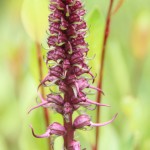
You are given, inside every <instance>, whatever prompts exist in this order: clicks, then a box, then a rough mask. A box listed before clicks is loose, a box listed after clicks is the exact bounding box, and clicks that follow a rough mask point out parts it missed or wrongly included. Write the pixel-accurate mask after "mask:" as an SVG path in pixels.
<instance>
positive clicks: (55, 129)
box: [48, 122, 66, 136]
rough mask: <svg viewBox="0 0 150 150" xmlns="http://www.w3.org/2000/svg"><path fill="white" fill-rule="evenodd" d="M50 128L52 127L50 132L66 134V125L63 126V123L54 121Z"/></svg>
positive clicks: (60, 134) (59, 134)
mask: <svg viewBox="0 0 150 150" xmlns="http://www.w3.org/2000/svg"><path fill="white" fill-rule="evenodd" d="M48 129H50V131H51V132H50V133H51V134H55V135H58V136H63V135H65V134H66V129H65V128H64V126H62V125H61V124H59V123H57V122H54V123H53V124H51V125H50V126H49V127H48Z"/></svg>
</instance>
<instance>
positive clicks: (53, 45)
mask: <svg viewBox="0 0 150 150" xmlns="http://www.w3.org/2000/svg"><path fill="white" fill-rule="evenodd" d="M49 8H50V11H51V14H50V15H49V22H50V26H49V32H50V36H49V37H48V41H47V44H48V46H49V51H48V53H47V60H46V63H47V64H49V63H52V64H53V65H52V66H51V67H49V72H48V75H47V76H46V77H45V78H44V79H43V80H42V81H41V84H40V85H39V87H40V86H46V87H49V86H51V85H53V84H55V85H57V86H58V87H59V91H60V93H53V92H51V93H50V94H48V95H47V96H46V98H43V97H42V96H41V95H40V98H41V101H42V102H41V103H40V104H38V105H37V106H35V107H33V108H32V109H31V110H30V111H32V110H33V109H35V108H38V107H40V106H43V107H46V108H47V107H48V108H49V107H51V108H53V109H55V110H56V111H57V112H58V113H60V114H61V115H62V116H63V117H64V126H63V125H61V124H59V123H56V122H55V123H53V124H51V125H50V126H49V127H48V128H47V131H46V132H45V133H44V134H43V135H36V134H35V133H34V130H33V128H32V127H31V128H32V133H33V135H34V136H35V137H37V138H44V137H49V136H50V135H52V134H54V135H58V136H63V137H64V147H65V149H67V150H80V143H79V142H78V141H75V140H74V132H75V130H76V129H81V128H84V127H85V126H103V125H106V124H108V123H110V122H112V121H113V120H114V118H115V117H116V116H115V117H114V118H113V119H112V120H110V121H108V122H106V123H102V124H95V123H92V122H91V118H90V117H89V116H88V115H85V114H82V115H80V116H78V117H77V118H76V119H75V120H74V121H72V114H73V112H74V111H75V110H77V109H79V107H81V106H82V107H88V106H90V105H98V106H108V105H105V104H99V103H96V102H94V101H92V100H89V99H88V97H87V94H86V93H85V89H86V88H91V89H94V90H97V91H98V92H102V91H101V89H97V88H95V87H93V86H91V85H90V84H89V79H87V78H85V77H83V74H89V75H90V76H91V77H90V78H91V79H92V80H94V76H93V75H92V73H91V72H90V68H89V66H88V65H87V64H86V62H85V60H86V56H87V52H88V50H89V49H88V44H87V43H86V42H85V35H86V31H87V25H86V22H85V21H84V15H85V10H84V9H83V4H82V2H81V1H80V0H51V2H50V6H49Z"/></svg>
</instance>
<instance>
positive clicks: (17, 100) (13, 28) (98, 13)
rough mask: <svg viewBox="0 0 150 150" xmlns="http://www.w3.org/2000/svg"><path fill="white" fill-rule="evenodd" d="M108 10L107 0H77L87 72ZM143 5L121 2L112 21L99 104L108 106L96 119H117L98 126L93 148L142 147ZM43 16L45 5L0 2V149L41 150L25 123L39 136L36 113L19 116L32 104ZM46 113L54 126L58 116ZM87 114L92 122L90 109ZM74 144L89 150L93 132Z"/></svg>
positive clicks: (145, 140)
mask: <svg viewBox="0 0 150 150" xmlns="http://www.w3.org/2000/svg"><path fill="white" fill-rule="evenodd" d="M118 1H119V0H116V1H115V5H117V3H118ZM108 5H109V0H101V1H99V0H86V1H85V7H86V10H87V15H86V20H87V23H88V27H89V30H88V31H89V32H88V37H87V41H88V42H89V47H90V52H89V55H88V56H89V57H92V56H93V55H94V54H96V57H95V58H94V59H93V60H92V61H90V62H89V64H90V65H91V67H92V71H93V72H94V73H98V72H99V67H100V64H99V62H100V54H101V47H102V38H103V31H104V24H105V18H106V12H107V8H108ZM149 6H150V1H149V0H145V1H143V0H132V1H131V0H125V1H124V3H123V5H122V7H121V8H120V9H119V10H118V12H117V13H115V14H114V15H113V16H112V23H111V32H110V37H109V40H108V44H107V52H106V59H105V71H104V86H103V90H104V92H105V96H104V97H103V103H108V104H110V105H111V106H112V107H111V108H102V112H101V117H102V121H105V120H108V119H110V118H111V117H112V116H113V115H114V114H115V113H116V112H118V113H119V115H118V117H117V119H116V120H115V121H114V122H113V123H112V124H110V125H108V126H106V127H102V128H101V135H100V140H101V141H100V148H99V149H101V150H149V149H150V128H149V127H150V121H149V118H150V113H149V106H150V100H149V93H150V71H149V67H150V10H149ZM47 15H48V0H43V1H41V0H36V1H35V0H34V1H29V0H17V1H16V0H10V1H5V0H1V1H0V33H1V36H0V71H1V73H0V150H30V149H33V150H35V149H36V150H41V149H42V150H46V149H47V140H45V139H40V140H39V139H35V138H33V137H32V135H31V131H30V128H29V124H32V125H33V127H34V128H35V130H36V131H37V133H43V132H44V130H45V121H44V117H43V111H42V108H39V109H38V110H35V111H33V112H32V113H31V114H30V115H27V111H28V110H29V108H30V107H31V106H33V105H35V104H36V101H35V99H36V97H37V90H36V88H37V85H38V83H39V75H38V66H37V55H36V46H35V45H36V43H37V42H38V43H42V44H43V45H44V47H46V44H45V43H46V38H47V35H46V30H47V27H48V21H47V18H48V16H47ZM42 52H43V54H44V53H45V50H43V51H42ZM44 70H45V72H46V66H45V65H44ZM96 82H97V80H96ZM95 85H96V83H95ZM91 98H93V99H94V98H95V97H94V96H92V97H91ZM50 113H51V121H54V120H55V121H56V120H57V121H61V122H62V118H61V116H60V115H58V114H55V113H52V112H50ZM91 116H92V118H93V120H94V119H95V113H94V111H93V113H92V114H91ZM76 139H79V140H81V142H82V147H83V148H84V147H87V150H90V144H91V143H94V129H93V130H91V131H87V132H85V131H78V132H77V133H76ZM56 143H57V144H55V148H56V150H59V149H61V145H62V139H61V138H58V139H56Z"/></svg>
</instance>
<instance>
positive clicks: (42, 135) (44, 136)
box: [30, 125, 50, 138]
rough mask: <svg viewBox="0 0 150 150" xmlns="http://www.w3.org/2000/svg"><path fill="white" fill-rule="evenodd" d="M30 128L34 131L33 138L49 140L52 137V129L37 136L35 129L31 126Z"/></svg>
mask: <svg viewBox="0 0 150 150" xmlns="http://www.w3.org/2000/svg"><path fill="white" fill-rule="evenodd" d="M30 128H31V130H32V134H33V136H34V137H36V138H48V137H49V136H50V129H48V130H47V131H46V132H45V133H44V134H41V135H36V134H35V133H34V130H33V127H32V126H31V125H30Z"/></svg>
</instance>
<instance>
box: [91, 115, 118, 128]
mask: <svg viewBox="0 0 150 150" xmlns="http://www.w3.org/2000/svg"><path fill="white" fill-rule="evenodd" d="M117 115H118V114H116V115H115V116H114V117H113V118H112V119H111V120H109V121H107V122H104V123H93V122H91V126H93V127H101V126H105V125H107V124H110V123H111V122H113V121H114V120H115V119H116V117H117Z"/></svg>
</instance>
